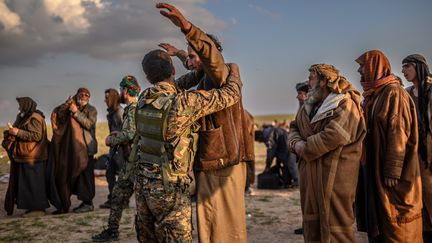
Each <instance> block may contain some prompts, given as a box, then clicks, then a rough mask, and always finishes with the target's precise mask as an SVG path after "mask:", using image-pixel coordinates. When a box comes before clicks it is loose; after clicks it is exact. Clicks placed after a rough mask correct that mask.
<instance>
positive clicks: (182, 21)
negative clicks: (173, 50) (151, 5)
mask: <svg viewBox="0 0 432 243" xmlns="http://www.w3.org/2000/svg"><path fill="white" fill-rule="evenodd" d="M156 8H162V9H163V8H164V9H166V10H167V11H165V10H161V11H160V14H162V15H163V16H165V17H167V18H168V19H169V20H171V22H173V24H175V25H176V26H178V27H180V29H181V30H182V31H186V32H187V31H188V30H189V29H190V28H191V26H192V25H191V23H189V21H188V20H187V19H186V18H185V17H184V16H183V14H182V13H181V12H180V11H179V10H178V9H177V8H176V7H174V6H173V5H171V4H168V3H158V4H156Z"/></svg>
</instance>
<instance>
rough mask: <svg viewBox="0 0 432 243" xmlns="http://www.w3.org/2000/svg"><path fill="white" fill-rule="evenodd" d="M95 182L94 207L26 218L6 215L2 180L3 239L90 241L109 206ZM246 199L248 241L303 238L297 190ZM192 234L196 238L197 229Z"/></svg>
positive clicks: (126, 235)
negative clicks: (105, 206) (103, 206)
mask: <svg viewBox="0 0 432 243" xmlns="http://www.w3.org/2000/svg"><path fill="white" fill-rule="evenodd" d="M264 154H265V149H264V148H263V146H261V145H257V161H258V163H257V165H256V174H259V173H260V172H261V171H262V170H263V167H264V164H263V160H264ZM96 184H97V186H96V198H95V199H94V204H95V207H96V208H95V211H93V212H90V213H83V214H75V213H68V214H63V215H51V214H50V213H51V212H53V211H54V208H49V209H48V210H47V215H46V216H43V217H38V218H23V217H22V215H23V213H24V211H23V210H15V212H14V214H13V215H12V216H6V213H5V211H4V209H3V204H4V196H5V192H6V188H7V184H0V204H1V205H0V206H1V210H0V242H91V240H90V237H91V235H93V234H96V233H98V232H100V231H101V230H102V229H103V227H104V226H105V225H106V222H107V217H108V210H106V209H99V208H98V206H99V205H100V204H101V203H103V202H104V201H105V199H106V195H107V191H108V189H107V183H106V180H105V178H104V177H97V178H96ZM72 199H73V201H72V207H75V206H77V205H79V201H77V200H76V197H75V196H74V197H73V198H72ZM245 200H246V219H247V231H248V241H249V242H257V243H258V242H293V243H296V242H303V237H302V236H299V235H295V234H294V233H293V231H294V229H296V228H298V227H300V226H301V212H300V193H299V191H298V190H295V189H281V190H258V189H256V185H255V188H254V193H253V195H251V196H246V197H245ZM134 204H135V201H134V199H133V198H132V200H131V202H130V208H128V209H126V210H125V212H124V214H123V218H122V222H121V227H120V241H121V242H137V241H136V238H135V230H134V227H133V221H134V212H135V206H134ZM194 207H195V205H194ZM194 213H195V212H194ZM193 218H195V215H194V216H193ZM194 222H195V220H194ZM194 224H195V223H194ZM193 237H194V242H197V239H196V238H197V234H196V230H195V231H194V235H193ZM357 242H367V240H366V238H365V235H364V234H359V233H357Z"/></svg>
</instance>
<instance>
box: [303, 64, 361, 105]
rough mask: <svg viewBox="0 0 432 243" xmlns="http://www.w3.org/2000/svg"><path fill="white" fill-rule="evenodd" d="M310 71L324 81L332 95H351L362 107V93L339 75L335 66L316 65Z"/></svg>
mask: <svg viewBox="0 0 432 243" xmlns="http://www.w3.org/2000/svg"><path fill="white" fill-rule="evenodd" d="M310 71H315V72H316V73H317V74H318V75H319V77H320V78H321V79H324V80H325V81H326V82H327V87H328V88H329V90H330V91H331V92H332V93H335V94H345V93H349V94H350V95H351V98H352V99H353V101H354V102H355V103H356V104H357V105H358V106H360V92H358V91H357V90H356V89H355V88H354V87H353V86H352V84H351V83H350V82H348V80H346V78H345V77H343V76H341V75H340V74H339V70H338V69H337V68H336V67H335V66H333V65H330V64H325V63H321V64H314V65H312V66H311V67H310V68H309V72H310Z"/></svg>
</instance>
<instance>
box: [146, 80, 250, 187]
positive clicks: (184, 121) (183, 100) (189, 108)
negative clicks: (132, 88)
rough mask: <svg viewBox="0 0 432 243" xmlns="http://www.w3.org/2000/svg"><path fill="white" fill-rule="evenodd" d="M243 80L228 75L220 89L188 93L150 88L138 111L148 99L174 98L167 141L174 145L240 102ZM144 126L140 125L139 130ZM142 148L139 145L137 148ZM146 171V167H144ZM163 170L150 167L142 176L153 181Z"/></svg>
mask: <svg viewBox="0 0 432 243" xmlns="http://www.w3.org/2000/svg"><path fill="white" fill-rule="evenodd" d="M241 87H242V84H241V81H240V78H239V76H238V75H237V74H233V75H232V76H229V77H228V79H227V83H226V84H225V85H223V86H222V87H221V88H219V89H212V90H208V91H205V90H194V91H185V90H180V89H178V88H176V86H174V85H173V84H171V83H168V82H159V83H157V84H155V85H154V86H153V87H150V88H147V89H146V90H144V92H143V93H142V94H141V96H140V98H139V101H138V105H137V109H140V107H143V106H144V105H145V104H146V100H147V99H154V98H156V97H158V96H161V95H163V96H170V95H175V97H174V98H173V99H174V100H173V104H172V107H171V109H170V111H169V115H168V122H167V125H168V126H167V131H166V138H165V141H168V142H174V141H176V139H177V138H179V137H180V136H181V135H182V134H183V133H184V132H185V131H186V129H189V128H190V127H191V126H193V125H194V124H197V123H196V122H197V121H198V119H199V118H201V117H204V116H206V115H209V114H211V113H214V112H217V111H220V110H223V109H225V108H227V107H229V106H231V105H233V104H235V103H237V102H238V101H239V100H240V97H241ZM140 125H144V124H137V127H139V126H140ZM141 146H142V145H141V144H140V142H138V145H137V148H138V149H139V148H140V147H141ZM141 169H146V168H141ZM160 173H161V170H160V168H158V166H157V165H154V166H151V167H149V168H148V170H147V171H146V172H145V173H143V174H145V175H146V176H151V175H152V174H154V176H151V177H153V178H161V177H160Z"/></svg>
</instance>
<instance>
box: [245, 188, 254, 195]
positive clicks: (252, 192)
mask: <svg viewBox="0 0 432 243" xmlns="http://www.w3.org/2000/svg"><path fill="white" fill-rule="evenodd" d="M245 195H246V196H254V195H255V192H254V191H253V189H252V188H250V187H249V188H248V189H246V191H245Z"/></svg>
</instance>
